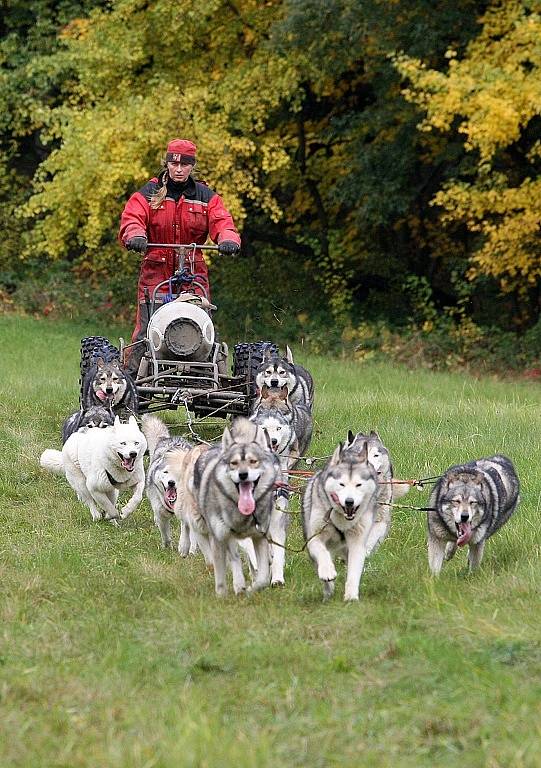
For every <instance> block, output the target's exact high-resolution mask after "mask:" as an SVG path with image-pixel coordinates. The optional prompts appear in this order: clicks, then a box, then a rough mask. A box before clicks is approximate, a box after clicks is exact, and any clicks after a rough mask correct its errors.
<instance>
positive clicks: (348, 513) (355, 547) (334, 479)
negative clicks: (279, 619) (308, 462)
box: [302, 443, 378, 601]
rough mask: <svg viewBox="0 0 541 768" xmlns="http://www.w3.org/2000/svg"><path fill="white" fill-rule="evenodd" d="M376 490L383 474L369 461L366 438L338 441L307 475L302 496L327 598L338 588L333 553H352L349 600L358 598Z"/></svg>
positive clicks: (307, 529) (305, 522)
mask: <svg viewBox="0 0 541 768" xmlns="http://www.w3.org/2000/svg"><path fill="white" fill-rule="evenodd" d="M377 496H378V478H377V474H376V470H375V469H374V467H373V466H372V464H371V463H370V462H369V461H368V449H367V446H366V443H364V444H363V446H362V447H361V448H360V450H355V451H351V450H347V449H344V448H343V446H342V444H340V445H338V447H337V448H336V450H335V451H334V453H333V455H332V457H331V458H330V460H329V461H328V463H327V464H326V466H325V467H324V468H323V469H322V470H320V471H319V472H317V473H316V474H315V475H314V476H313V477H312V478H311V479H310V480H309V481H308V484H307V486H306V490H305V493H304V497H303V500H302V521H303V531H304V537H305V540H306V543H307V544H306V546H307V549H308V552H309V554H310V557H311V558H312V560H313V562H314V565H315V567H316V570H317V575H318V576H319V578H320V580H321V583H322V585H323V597H324V598H325V599H327V598H329V597H331V595H332V594H333V592H334V585H335V579H336V568H335V566H334V561H333V554H334V553H337V554H344V555H346V556H347V576H346V587H345V592H344V600H347V601H349V600H358V599H359V586H360V581H361V576H362V572H363V568H364V561H365V558H366V555H367V553H368V542H369V540H370V534H371V532H372V528H373V527H374V523H375V521H376V514H377Z"/></svg>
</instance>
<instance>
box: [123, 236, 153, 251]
mask: <svg viewBox="0 0 541 768" xmlns="http://www.w3.org/2000/svg"><path fill="white" fill-rule="evenodd" d="M147 245H148V240H147V238H146V237H143V236H138V237H131V238H130V239H129V240H128V241H127V243H126V248H127V249H128V251H136V253H144V252H145V251H146V249H147Z"/></svg>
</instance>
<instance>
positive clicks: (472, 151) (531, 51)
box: [396, 0, 541, 319]
mask: <svg viewBox="0 0 541 768" xmlns="http://www.w3.org/2000/svg"><path fill="white" fill-rule="evenodd" d="M481 23H482V28H481V30H480V33H479V35H478V36H477V37H475V39H473V40H472V41H471V42H470V43H469V44H468V46H467V48H466V51H465V53H464V55H463V56H459V55H457V52H456V50H455V49H453V48H450V49H449V50H448V51H447V54H446V56H447V59H448V66H447V68H446V70H445V71H440V70H437V69H432V68H428V67H426V66H425V64H424V63H423V62H422V61H421V60H419V59H416V58H412V57H410V56H406V55H401V56H398V57H397V59H396V66H397V69H398V70H399V71H400V73H401V74H402V76H403V77H404V78H405V79H407V81H408V82H409V84H410V85H409V87H408V88H407V89H405V91H404V93H405V95H406V96H407V98H408V99H409V100H410V101H411V102H413V103H415V104H417V105H419V106H420V107H422V109H423V112H424V114H425V117H424V119H423V120H422V121H421V122H420V125H419V128H420V130H421V131H423V132H424V133H425V134H427V133H428V134H430V133H436V132H437V133H440V134H443V135H444V136H446V137H453V136H454V137H457V138H459V139H460V141H461V142H462V144H463V148H464V151H465V155H466V158H465V160H464V162H462V163H461V164H460V165H459V166H458V168H456V169H455V172H454V173H452V174H449V178H448V180H447V181H445V183H443V184H442V186H441V188H440V189H439V191H438V192H437V193H436V194H435V195H434V198H433V200H432V202H433V204H434V205H436V206H439V207H440V209H441V211H442V220H443V221H444V222H447V223H451V224H455V225H456V224H462V225H464V226H465V227H466V228H467V230H468V231H469V232H471V233H473V235H474V237H475V241H474V242H475V245H476V250H475V251H474V253H473V255H472V258H471V267H470V269H469V273H468V275H469V278H470V280H476V279H479V278H483V277H485V278H486V277H487V276H488V277H489V278H495V279H496V280H497V281H498V283H499V285H500V287H501V289H502V290H503V291H504V292H511V291H518V292H519V294H520V295H521V296H522V298H523V299H524V298H525V297H526V295H527V294H528V293H529V292H531V289H532V288H534V289H535V291H534V293H535V305H537V304H538V300H537V293H538V287H539V278H540V275H541V260H540V255H541V248H540V240H539V228H540V223H541V181H540V180H539V179H538V178H537V177H538V174H539V170H540V168H541V165H540V161H541V121H540V119H539V115H540V111H541V48H540V47H539V39H540V36H541V16H540V15H539V4H538V3H537V2H534V1H533V0H531V1H530V0H513V1H512V2H507V3H493V4H492V5H491V6H490V7H489V8H488V10H487V11H486V13H485V14H484V16H483V17H482V19H481ZM535 305H532V306H531V308H530V310H531V311H533V312H534V313H535V314H534V318H533V319H536V315H537V313H538V311H539V307H538V305H537V306H535Z"/></svg>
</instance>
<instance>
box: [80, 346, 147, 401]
mask: <svg viewBox="0 0 541 768" xmlns="http://www.w3.org/2000/svg"><path fill="white" fill-rule="evenodd" d="M93 405H102V406H104V407H105V408H108V409H109V410H111V411H113V413H115V414H116V413H121V412H122V411H125V412H128V413H131V414H137V412H138V409H139V399H138V396H137V389H136V387H135V384H134V383H133V381H132V379H131V377H130V376H129V374H127V373H126V372H125V371H124V370H123V369H122V367H121V366H120V362H119V361H118V360H111V361H108V362H106V361H105V360H103V358H101V357H98V358H97V360H96V362H95V364H94V365H93V366H92V367H91V368H90V370H89V371H88V373H87V375H86V376H85V378H84V381H83V390H82V397H81V409H82V410H85V411H86V410H87V409H88V408H91V407H92V406H93Z"/></svg>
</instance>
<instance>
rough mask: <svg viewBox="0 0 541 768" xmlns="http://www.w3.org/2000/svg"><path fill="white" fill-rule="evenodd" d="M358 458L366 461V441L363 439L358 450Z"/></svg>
mask: <svg viewBox="0 0 541 768" xmlns="http://www.w3.org/2000/svg"><path fill="white" fill-rule="evenodd" d="M358 460H359V461H360V462H364V463H366V462H367V461H368V443H367V442H366V440H365V441H364V443H363V445H362V448H361V450H360V451H359V455H358Z"/></svg>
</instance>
